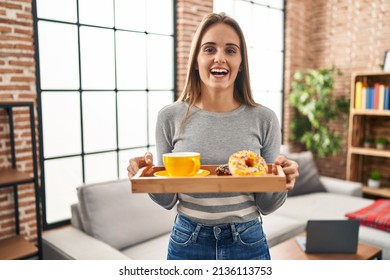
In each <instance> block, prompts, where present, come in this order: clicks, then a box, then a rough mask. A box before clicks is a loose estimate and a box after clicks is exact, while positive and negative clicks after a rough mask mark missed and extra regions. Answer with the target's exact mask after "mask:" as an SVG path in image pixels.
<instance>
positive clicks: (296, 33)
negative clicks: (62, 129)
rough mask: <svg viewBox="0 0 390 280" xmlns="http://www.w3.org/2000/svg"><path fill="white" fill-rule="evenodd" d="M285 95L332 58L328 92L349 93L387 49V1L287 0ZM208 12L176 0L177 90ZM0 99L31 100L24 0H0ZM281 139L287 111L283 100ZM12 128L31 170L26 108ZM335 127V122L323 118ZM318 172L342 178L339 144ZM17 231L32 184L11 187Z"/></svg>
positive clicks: (8, 204)
mask: <svg viewBox="0 0 390 280" xmlns="http://www.w3.org/2000/svg"><path fill="white" fill-rule="evenodd" d="M286 2H287V4H286V32H285V35H286V48H285V49H286V56H285V67H286V70H285V93H286V94H285V100H287V96H288V94H287V93H288V92H289V90H290V87H289V84H290V82H291V76H292V74H293V73H294V71H296V70H298V69H305V68H315V67H322V66H329V65H330V64H334V65H335V66H336V67H337V68H339V69H340V70H341V71H343V73H344V75H343V76H342V77H340V78H338V79H337V80H336V90H335V94H337V95H345V96H349V86H350V78H351V73H352V72H353V71H361V70H367V71H376V70H379V66H378V65H379V64H381V63H382V62H383V54H384V51H385V50H386V49H390V2H389V1H387V0H372V1H366V0H346V1H338V0H316V1H314V0H299V1H297V0H287V1H286ZM211 11H212V0H187V1H184V0H177V24H178V26H177V36H178V42H177V74H178V81H177V89H178V93H180V92H181V90H182V88H183V85H184V79H185V73H186V67H187V59H188V52H189V47H190V44H191V40H192V36H193V34H194V32H195V30H196V28H197V25H198V23H199V21H200V20H201V19H202V18H203V16H204V15H205V14H207V13H209V12H211ZM0 99H1V100H13V99H16V100H29V101H35V100H36V91H35V64H34V49H33V23H32V15H31V0H12V1H10V0H5V1H4V0H2V1H1V2H0ZM284 111H285V119H284V126H285V128H286V133H285V135H284V140H285V142H288V123H289V120H290V119H291V118H293V117H294V113H293V111H292V110H291V108H290V106H289V105H288V102H285V105H284ZM16 117H17V118H20V119H21V122H18V126H17V134H16V135H17V140H16V141H17V152H18V153H19V155H20V156H19V157H18V168H19V169H20V170H23V171H26V172H31V171H32V164H31V153H30V151H29V149H28V145H29V141H30V140H29V127H28V123H27V120H26V117H27V112H25V111H19V113H18V114H17V115H16ZM331 125H332V127H334V128H335V129H336V130H338V131H339V132H340V133H344V136H345V137H344V138H345V139H346V138H347V137H346V135H345V133H346V129H345V127H344V126H343V125H342V124H340V123H335V124H331ZM8 130H9V128H8V125H7V117H6V114H5V113H4V112H0V168H6V167H9V166H10V165H11V159H10V152H9V141H8V140H7V139H8ZM317 162H318V165H319V169H320V172H321V174H323V175H328V176H334V177H339V178H344V177H345V163H346V150H345V151H344V152H343V153H342V154H341V155H339V156H337V157H331V158H327V159H322V160H317ZM19 190H20V192H19V194H20V195H19V200H20V204H21V205H20V211H21V215H20V217H21V231H22V234H24V235H26V236H27V237H28V239H34V238H35V230H34V225H35V218H34V210H33V209H34V196H33V192H32V186H20V187H19ZM13 231H14V220H13V195H12V192H9V191H7V190H0V239H1V238H4V237H6V236H9V235H12V234H13Z"/></svg>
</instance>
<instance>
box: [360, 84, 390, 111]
mask: <svg viewBox="0 0 390 280" xmlns="http://www.w3.org/2000/svg"><path fill="white" fill-rule="evenodd" d="M354 108H355V109H358V110H361V109H363V110H365V109H369V110H379V111H381V110H390V87H388V86H385V85H383V84H381V83H374V84H373V85H370V86H368V85H367V84H365V83H363V82H361V81H357V82H356V84H355V104H354Z"/></svg>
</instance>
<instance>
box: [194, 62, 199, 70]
mask: <svg viewBox="0 0 390 280" xmlns="http://www.w3.org/2000/svg"><path fill="white" fill-rule="evenodd" d="M194 68H195V70H199V66H198V62H195V64H194Z"/></svg>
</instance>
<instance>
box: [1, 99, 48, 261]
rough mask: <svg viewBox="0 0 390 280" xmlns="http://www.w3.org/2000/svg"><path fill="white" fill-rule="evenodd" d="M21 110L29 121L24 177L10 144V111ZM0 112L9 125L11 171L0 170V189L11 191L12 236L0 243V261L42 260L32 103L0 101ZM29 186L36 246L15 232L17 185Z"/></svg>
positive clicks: (12, 144)
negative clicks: (27, 167) (28, 169)
mask: <svg viewBox="0 0 390 280" xmlns="http://www.w3.org/2000/svg"><path fill="white" fill-rule="evenodd" d="M20 107H25V108H28V110H29V121H30V129H31V150H32V159H33V174H32V175H30V174H27V173H24V172H21V171H19V170H17V168H16V148H15V141H14V125H15V123H14V116H13V110H14V108H20ZM0 109H3V110H5V111H6V112H7V115H8V122H9V135H10V149H11V159H12V166H11V168H6V169H0V189H4V188H12V190H13V196H14V215H15V235H14V236H11V237H8V238H4V239H1V240H0V260H13V259H27V258H31V257H36V256H38V258H40V259H41V258H42V250H41V247H42V246H41V243H42V240H41V214H40V197H39V185H38V162H37V152H36V138H35V117H34V103H33V102H19V101H0ZM22 184H33V185H34V192H35V215H36V226H37V245H35V244H33V243H32V242H30V241H28V240H26V239H25V238H24V237H23V236H21V235H20V232H19V231H20V230H19V206H18V185H22Z"/></svg>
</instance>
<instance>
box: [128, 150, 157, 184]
mask: <svg viewBox="0 0 390 280" xmlns="http://www.w3.org/2000/svg"><path fill="white" fill-rule="evenodd" d="M145 166H149V167H152V166H153V155H152V153H150V152H146V153H145V155H144V156H143V157H134V158H131V159H130V160H129V166H128V167H127V176H128V177H129V179H131V178H132V177H133V176H134V175H135V174H136V173H137V172H138V170H139V169H140V168H142V167H145ZM149 170H150V172H152V168H149ZM149 170H147V171H146V174H148V171H149Z"/></svg>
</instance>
